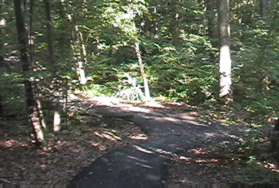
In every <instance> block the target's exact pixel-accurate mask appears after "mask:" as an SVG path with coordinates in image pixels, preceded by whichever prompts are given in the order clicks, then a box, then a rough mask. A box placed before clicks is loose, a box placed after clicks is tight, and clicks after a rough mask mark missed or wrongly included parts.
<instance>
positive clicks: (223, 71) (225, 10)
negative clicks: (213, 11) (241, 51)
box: [219, 0, 232, 97]
mask: <svg viewBox="0 0 279 188" xmlns="http://www.w3.org/2000/svg"><path fill="white" fill-rule="evenodd" d="M219 37H220V57H219V73H220V93H219V96H220V97H229V96H230V95H231V85H232V78H231V64H232V60H231V52H230V1H229V0H219Z"/></svg>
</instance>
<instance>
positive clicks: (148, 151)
mask: <svg viewBox="0 0 279 188" xmlns="http://www.w3.org/2000/svg"><path fill="white" fill-rule="evenodd" d="M133 147H134V148H135V149H137V150H138V151H141V152H143V153H147V154H153V153H154V152H153V151H152V150H150V149H146V148H143V147H142V146H138V145H133Z"/></svg>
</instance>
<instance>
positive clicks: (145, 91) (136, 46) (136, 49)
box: [135, 42, 151, 101]
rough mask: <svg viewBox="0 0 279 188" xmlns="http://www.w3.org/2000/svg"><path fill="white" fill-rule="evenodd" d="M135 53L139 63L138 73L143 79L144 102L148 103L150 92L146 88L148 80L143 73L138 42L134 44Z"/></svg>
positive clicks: (147, 87)
mask: <svg viewBox="0 0 279 188" xmlns="http://www.w3.org/2000/svg"><path fill="white" fill-rule="evenodd" d="M135 51H136V55H137V58H138V62H139V67H140V73H141V76H142V78H143V84H144V95H145V100H147V101H149V100H150V99H151V96H150V90H149V86H148V79H147V77H146V74H145V72H144V64H143V61H142V56H141V51H140V47H139V42H135Z"/></svg>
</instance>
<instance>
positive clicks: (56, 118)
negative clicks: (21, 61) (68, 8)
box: [44, 0, 61, 132]
mask: <svg viewBox="0 0 279 188" xmlns="http://www.w3.org/2000/svg"><path fill="white" fill-rule="evenodd" d="M44 5H45V14H46V20H47V23H46V26H47V44H48V59H49V63H50V68H51V72H52V76H53V78H54V79H57V78H56V67H57V66H56V64H55V58H54V45H53V29H52V18H51V6H50V2H49V0H44ZM55 81H56V80H55ZM53 90H54V91H53V93H54V95H55V94H56V93H59V92H57V88H56V87H54V89H53ZM54 100H55V101H54V114H53V131H54V132H58V131H60V129H61V114H60V112H59V96H55V97H54Z"/></svg>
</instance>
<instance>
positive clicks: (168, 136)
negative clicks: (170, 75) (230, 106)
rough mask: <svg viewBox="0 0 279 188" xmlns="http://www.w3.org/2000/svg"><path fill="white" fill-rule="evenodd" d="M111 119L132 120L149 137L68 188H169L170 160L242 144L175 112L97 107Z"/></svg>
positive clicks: (110, 155) (105, 159)
mask: <svg viewBox="0 0 279 188" xmlns="http://www.w3.org/2000/svg"><path fill="white" fill-rule="evenodd" d="M94 109H95V110H96V111H97V112H98V113H100V114H102V115H103V116H108V117H111V116H113V117H119V118H125V119H129V120H130V121H133V122H134V123H136V125H137V126H139V127H140V128H141V129H142V130H143V131H144V132H145V133H146V135H147V136H148V139H147V140H146V141H145V142H144V143H140V144H138V145H128V146H126V147H123V148H120V149H116V150H113V151H111V152H109V153H107V154H105V155H103V156H102V157H101V158H99V159H97V160H96V161H94V162H93V163H92V164H91V165H90V166H88V167H87V168H85V169H83V170H82V171H81V172H80V173H79V174H78V175H77V176H76V177H75V178H74V179H73V180H72V181H71V182H70V184H69V185H68V187H69V188H73V187H80V188H85V187H86V188H90V187H92V188H149V187H150V188H163V187H167V177H168V164H169V162H170V159H173V158H175V157H176V156H177V155H178V154H179V153H182V152H184V151H187V150H189V149H193V148H198V147H204V146H206V145H210V144H222V143H224V144H225V143H232V142H233V143H234V144H237V143H240V142H241V138H239V137H237V136H235V135H234V134H233V131H237V130H232V129H228V128H225V127H223V126H219V125H210V126H206V125H204V124H202V123H199V122H198V121H197V120H196V119H195V117H194V116H192V115H190V114H191V113H185V112H179V111H177V110H175V109H174V108H173V107H172V108H152V107H151V108H150V107H133V106H131V105H120V104H117V105H114V106H105V105H100V104H97V105H94Z"/></svg>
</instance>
